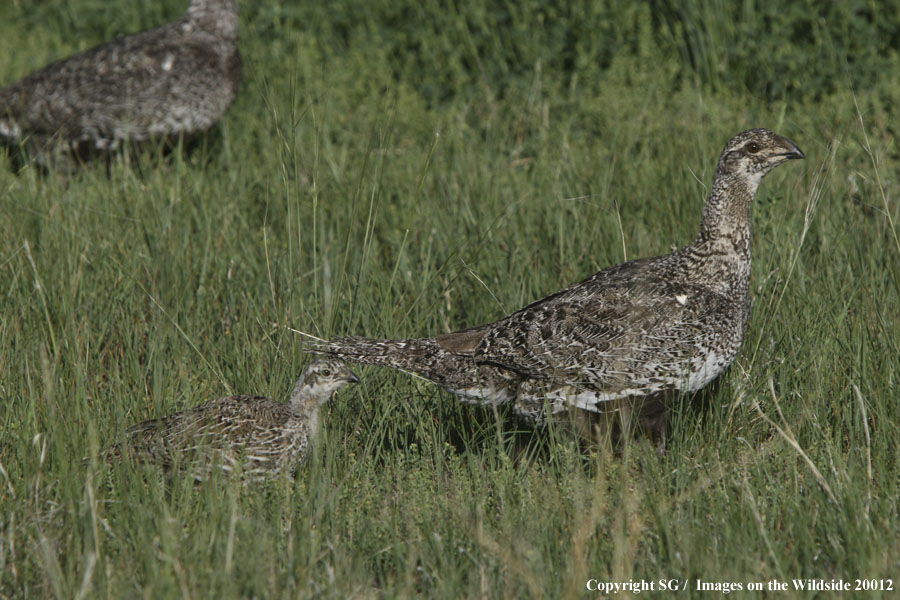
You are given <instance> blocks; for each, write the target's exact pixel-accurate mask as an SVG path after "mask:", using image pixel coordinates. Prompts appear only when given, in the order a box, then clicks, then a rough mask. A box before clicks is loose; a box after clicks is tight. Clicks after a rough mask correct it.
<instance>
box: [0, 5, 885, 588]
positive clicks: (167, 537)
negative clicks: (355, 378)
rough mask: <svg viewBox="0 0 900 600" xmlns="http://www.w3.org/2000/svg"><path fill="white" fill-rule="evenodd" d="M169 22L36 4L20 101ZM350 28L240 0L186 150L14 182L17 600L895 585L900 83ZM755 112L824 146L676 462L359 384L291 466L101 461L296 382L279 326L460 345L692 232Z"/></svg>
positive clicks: (11, 303)
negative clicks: (169, 417) (673, 582)
mask: <svg viewBox="0 0 900 600" xmlns="http://www.w3.org/2000/svg"><path fill="white" fill-rule="evenodd" d="M182 4H183V2H174V1H172V2H166V3H164V5H163V4H161V5H160V6H164V7H165V10H163V9H161V8H159V7H154V8H152V9H149V8H148V9H143V8H140V9H139V8H137V4H135V7H127V8H126V7H124V6H123V7H121V12H120V7H118V6H117V7H115V10H113V5H111V4H108V3H96V2H91V1H89V0H84V1H83V2H80V3H79V5H82V6H83V7H84V10H82V11H78V10H74V9H73V10H69V11H59V12H58V13H57V12H54V9H55V8H59V7H60V6H61V4H59V3H54V2H47V3H42V4H41V6H40V7H38V6H34V7H32V6H30V5H28V6H26V5H25V3H22V5H21V6H20V4H19V3H16V2H13V8H11V9H10V10H11V11H12V13H14V14H13V16H12V17H10V18H9V19H4V20H3V22H2V23H0V31H2V32H3V35H2V36H0V56H4V57H7V58H8V60H5V61H4V62H2V63H0V81H2V82H4V83H5V82H9V81H12V80H14V79H15V78H17V77H20V76H22V75H24V74H25V73H27V72H28V71H29V70H31V69H33V68H36V67H38V66H40V65H41V64H44V63H45V62H46V61H49V60H51V59H53V58H55V57H58V56H61V55H65V54H67V53H69V52H71V51H75V50H77V49H80V48H83V47H88V46H90V45H91V44H94V43H98V42H100V41H102V40H104V39H108V38H109V37H111V36H112V35H115V34H116V33H118V32H122V31H133V30H136V29H139V28H141V27H149V26H152V25H155V24H158V23H160V22H162V21H164V20H166V19H168V18H172V17H173V16H174V15H176V14H178V13H179V12H180V11H181V10H182V9H183V6H182ZM73 5H74V3H73ZM67 6H68V5H67ZM356 8H358V7H355V5H353V4H352V3H348V4H341V3H338V4H337V5H335V6H333V7H330V8H329V11H331V10H332V9H333V10H334V15H335V16H333V17H332V19H333V20H331V21H329V20H328V19H329V17H328V15H327V13H323V12H322V10H324V9H315V8H309V9H307V8H302V7H299V6H295V5H292V4H287V3H285V4H283V5H281V4H273V5H256V4H250V3H247V4H245V5H242V23H241V27H242V29H241V35H242V39H241V44H242V51H243V53H244V57H245V67H246V71H245V80H244V86H243V89H242V91H241V94H240V96H239V98H238V100H237V102H236V103H235V105H234V106H233V107H232V109H231V111H230V112H229V113H228V115H227V117H226V119H225V121H224V122H223V124H222V127H221V130H220V132H219V133H218V134H217V135H214V136H211V137H210V139H209V140H207V143H206V145H205V146H204V147H201V148H200V149H199V150H198V151H196V152H193V153H189V154H184V155H182V154H179V153H176V155H175V156H174V157H171V158H170V159H167V160H160V159H159V158H157V157H154V156H144V157H140V158H139V159H138V160H137V164H135V162H134V161H132V162H128V161H119V162H117V163H115V164H114V165H113V168H112V169H111V172H110V173H109V175H108V176H107V174H106V169H105V168H104V167H103V166H102V165H96V166H91V167H88V168H86V169H84V170H82V171H80V172H78V173H77V174H75V175H74V176H73V177H71V178H69V179H68V180H66V179H65V178H64V177H61V176H57V175H54V174H50V175H49V176H46V177H42V176H39V175H38V174H36V173H34V172H33V171H31V170H27V171H25V172H23V173H21V174H19V175H15V174H13V173H12V172H11V171H10V168H9V167H8V166H7V165H6V164H0V206H2V214H3V217H2V218H0V294H2V306H3V309H2V312H0V423H2V425H0V466H2V470H0V597H4V598H7V597H21V598H33V597H41V598H43V597H62V598H90V597H114V598H121V597H136V596H147V597H179V596H180V597H196V598H204V597H223V598H227V597H311V596H329V597H372V596H381V595H383V596H389V597H394V596H413V595H426V596H430V597H438V598H445V597H446V598H451V597H452V598H457V597H535V598H539V597H580V596H591V595H593V594H592V593H589V592H588V591H587V590H586V588H585V584H586V582H587V581H588V580H589V579H592V578H593V579H597V580H599V581H610V582H623V581H629V580H632V579H634V580H642V579H643V580H647V581H650V580H653V581H657V580H659V579H662V578H665V579H670V578H675V579H679V580H689V581H690V582H691V585H692V586H693V585H694V583H693V582H694V580H696V579H702V580H704V581H719V582H742V583H743V584H744V585H745V586H746V583H747V582H768V581H769V580H770V579H781V580H789V579H791V578H809V577H811V578H824V579H829V580H830V579H831V578H843V579H845V580H855V579H856V578H869V579H880V578H892V577H893V578H894V585H895V586H897V585H900V582H898V581H897V573H898V570H900V551H898V546H897V543H896V542H897V539H898V538H900V526H898V523H900V519H898V498H900V431H898V423H900V405H898V402H897V388H898V385H900V381H898V378H900V341H898V340H900V316H898V311H897V306H898V305H900V244H898V241H897V240H898V237H897V236H898V225H900V224H898V219H900V209H898V203H897V197H896V196H897V191H896V185H897V174H898V173H900V154H898V151H897V145H896V137H895V136H896V130H895V128H894V126H893V123H896V117H897V115H896V114H895V112H896V109H895V108H893V107H894V106H896V100H897V99H898V98H900V87H898V86H897V84H896V82H891V81H887V79H889V78H885V80H884V81H879V82H876V83H866V85H864V86H861V87H860V86H857V85H856V83H857V80H856V79H855V73H856V71H855V69H856V68H859V69H860V72H866V69H867V68H868V67H867V66H866V65H855V64H852V63H850V64H847V65H845V66H846V71H845V72H844V73H843V74H839V75H838V76H837V77H836V78H832V81H834V82H836V83H834V87H835V89H834V91H830V92H828V93H824V94H822V95H820V96H819V97H816V98H815V99H812V97H809V96H802V95H801V96H797V97H791V96H790V95H786V96H781V97H765V96H759V95H756V94H753V93H749V92H748V91H747V89H755V88H752V87H748V88H743V87H741V86H737V87H729V86H727V85H723V84H722V82H718V83H715V84H712V83H710V82H707V81H705V80H704V79H703V77H702V76H700V75H697V73H700V72H701V71H699V70H698V71H694V70H691V69H692V67H691V65H690V64H689V61H688V60H687V59H686V58H685V57H684V56H683V55H682V54H681V53H678V52H669V51H667V48H666V47H665V46H664V45H656V42H654V41H653V39H654V38H653V36H652V35H651V31H650V29H649V28H650V27H651V21H650V19H649V16H648V15H649V14H650V13H649V12H648V11H647V10H644V11H643V12H641V11H637V12H635V13H627V14H623V15H619V16H616V15H612V16H610V18H613V17H615V18H621V19H622V21H621V23H630V24H631V26H633V30H631V31H632V33H633V35H626V34H621V33H620V34H619V35H621V36H622V37H623V39H622V40H617V41H615V43H613V42H609V43H608V44H607V42H602V43H601V40H594V41H593V42H592V41H591V40H590V39H587V38H585V39H583V43H584V44H586V45H587V46H584V47H582V46H577V45H576V46H577V48H580V50H578V52H575V53H574V54H573V56H572V58H571V61H570V63H567V64H568V68H569V70H568V71H565V72H563V71H561V70H560V69H561V68H562V67H564V66H566V65H563V64H560V63H558V62H554V61H555V60H556V58H555V56H554V55H553V54H552V52H550V51H545V50H544V47H543V46H542V45H541V43H542V42H541V40H543V39H544V38H548V39H550V42H552V41H553V40H555V39H556V38H555V37H553V36H556V35H560V36H562V35H564V34H565V32H555V30H554V29H553V28H552V27H550V26H549V25H548V26H547V27H544V28H542V27H539V26H538V25H536V24H535V22H534V17H533V15H532V14H531V13H522V14H512V16H511V17H510V20H509V27H512V28H513V30H514V31H516V32H518V33H516V34H515V35H511V37H509V38H506V37H503V36H497V37H496V38H492V37H491V34H490V28H488V27H482V26H477V23H476V24H473V21H477V19H476V16H477V15H475V16H473V15H470V14H467V13H466V12H465V10H464V8H465V7H462V6H461V7H457V9H455V10H454V9H449V10H447V11H444V12H441V11H439V10H438V9H437V8H435V7H430V5H426V6H425V8H424V9H422V12H420V13H416V12H415V11H413V12H411V13H404V12H403V11H399V12H398V13H396V14H395V13H390V12H389V11H388V9H386V8H385V9H384V11H382V12H383V13H384V14H382V13H380V12H379V10H380V9H377V7H376V8H372V9H371V11H370V12H363V13H361V16H352V15H357V13H355V12H354V10H355V9H356ZM142 10H143V11H151V10H152V12H140V11H142ZM624 10H625V9H623V11H624ZM34 11H37V12H34ZM41 11H45V12H41ZM575 12H577V11H575ZM607 12H610V13H612V12H615V11H614V10H613V9H612V8H610V9H609V11H607ZM625 12H627V11H625ZM113 13H116V14H115V15H113ZM498 14H500V13H497V14H495V13H490V12H488V13H485V14H484V15H482V16H483V18H484V19H496V20H497V22H498V23H501V24H502V23H506V22H507V21H504V20H503V18H501V17H502V14H501V15H500V16H498ZM310 15H312V16H315V17H316V18H317V19H319V20H318V21H308V20H307V17H310ZM348 15H350V16H348ZM423 15H424V17H423ZM551 16H552V15H551ZM607 16H609V15H607ZM415 18H425V20H424V21H423V23H424V24H423V31H425V32H429V31H431V33H427V34H421V33H419V32H418V30H417V29H416V28H415V27H413V26H412V25H410V24H411V23H415V22H417V21H415ZM592 18H594V17H592ZM597 18H599V17H597ZM716 18H717V19H720V18H721V15H718V16H716ZM354 19H356V20H355V21H354ZM392 19H393V20H392ZM428 19H431V20H430V21H429V20H428ZM548 22H549V21H548ZM565 22H566V21H565V19H564V18H563V17H559V20H558V21H554V23H557V24H558V23H563V24H565ZM110 23H112V24H110ZM348 23H349V24H348ZM398 23H399V24H401V25H404V24H405V25H404V27H406V29H404V28H403V27H400V26H399V25H398ZM429 28H431V29H429ZM611 29H613V30H615V29H616V28H615V27H612V28H611ZM713 33H714V32H713ZM713 33H710V31H709V30H707V31H706V32H705V33H704V35H708V36H712V37H711V39H726V38H715V36H713ZM416 36H418V37H416ZM429 36H430V37H429ZM542 36H543V37H542ZM531 37H533V38H534V40H536V41H534V42H533V43H532V44H531V45H529V41H528V40H529V39H530V38H531ZM701 37H702V36H699V37H698V36H694V38H692V39H700V38H701ZM432 38H433V39H432ZM579 39H580V38H579ZM410 40H413V41H415V44H416V47H415V49H416V52H417V54H415V55H411V54H405V53H404V52H409V50H410V47H407V46H404V45H403V44H406V43H409V44H412V42H411V41H410ZM429 40H431V41H429ZM607 41H608V40H607ZM550 42H547V43H550ZM826 42H828V40H822V43H823V44H825V43H826ZM666 43H668V42H666ZM467 44H468V45H467ZM515 44H519V45H521V46H522V47H524V48H525V50H521V49H520V48H519V47H518V46H516V45H515ZM590 44H597V45H598V47H601V46H602V48H601V49H600V50H597V52H601V51H602V53H605V54H604V56H606V57H607V58H606V60H605V62H603V63H602V64H599V63H598V64H594V63H591V62H590V61H588V60H586V59H585V57H588V58H589V57H591V56H593V55H592V54H590V53H591V52H593V51H594V50H592V48H593V46H591V45H590ZM609 44H612V46H610V48H613V49H614V48H625V50H622V51H620V52H613V51H612V50H610V48H607V46H609ZM616 44H621V45H620V46H617V45H616ZM660 44H663V42H660ZM13 48H15V51H14V52H13V51H12V49H13ZM473 49H474V50H473ZM451 50H452V52H451ZM475 50H477V52H476V51H475ZM626 50H627V51H626ZM793 51H796V49H793ZM454 52H455V53H454ZM579 57H580V58H579ZM495 59H496V60H495ZM500 59H502V60H500ZM442 60H443V62H445V63H446V64H444V66H443V67H442V68H441V69H440V70H438V69H432V68H431V67H432V66H433V65H441V64H442ZM479 63H480V65H479ZM704 64H707V65H708V61H707V62H705V63H704ZM828 64H829V65H830V63H828ZM498 65H499V66H498ZM502 65H505V66H502ZM826 66H827V65H826ZM705 68H707V67H703V69H705ZM823 68H824V67H823ZM814 74H815V76H816V77H815V78H813V79H815V80H818V79H816V78H818V77H820V76H821V73H819V72H816V73H814ZM754 126H766V127H769V128H771V129H774V130H775V131H777V132H779V133H781V134H783V135H786V136H788V137H790V138H791V139H792V140H794V141H795V142H797V143H798V145H799V146H800V147H801V148H802V149H803V150H804V152H806V154H807V157H808V158H807V160H806V161H803V162H800V163H791V164H789V165H786V166H784V167H782V168H780V169H778V170H777V171H776V172H774V173H773V174H772V175H770V176H769V177H768V178H767V179H766V180H765V182H764V183H763V185H762V188H761V191H760V194H759V196H758V198H757V203H756V206H755V207H754V226H755V231H754V234H755V239H754V266H753V292H754V314H753V319H752V322H751V326H750V330H749V332H748V335H747V338H746V340H745V342H744V347H743V351H742V352H741V355H740V356H739V358H738V360H737V361H736V362H735V364H734V365H733V366H732V368H731V369H730V370H729V371H728V372H727V373H726V374H725V375H724V376H723V377H722V378H721V379H720V381H719V382H718V384H717V385H715V386H713V388H712V389H710V390H709V391H707V392H705V393H703V394H701V395H700V396H699V397H698V398H696V399H695V401H694V402H689V401H687V400H684V401H683V402H681V403H680V404H679V405H678V406H676V407H674V409H673V410H674V419H673V423H672V424H671V427H670V432H669V439H670V441H669V446H668V451H667V452H666V453H665V455H663V456H659V455H658V454H657V453H656V452H654V450H653V449H652V448H651V447H650V446H649V445H648V444H647V443H646V442H644V441H640V440H636V441H635V442H634V443H633V444H631V445H629V446H628V447H626V448H625V450H624V451H623V454H622V455H621V456H613V455H610V453H608V452H606V451H604V450H602V449H601V450H598V451H594V452H589V451H584V450H582V449H580V448H579V447H578V445H577V444H576V443H575V442H574V441H573V440H572V439H571V438H570V437H568V436H566V435H565V434H564V433H562V432H558V431H548V432H542V433H534V432H528V431H520V429H521V428H520V427H519V426H518V424H517V423H516V422H515V421H514V420H513V419H511V418H509V416H508V415H505V414H502V413H500V414H496V415H495V414H493V413H491V412H489V411H479V410H475V409H471V408H468V407H464V406H460V405H459V404H458V403H457V402H456V401H454V400H453V399H452V398H450V397H448V396H447V395H446V394H444V393H442V392H440V391H439V390H438V389H437V388H436V387H434V386H432V385H430V384H427V383H425V382H422V381H420V380H416V379H412V378H410V377H408V376H406V375H402V374H395V373H392V372H388V371H386V370H380V369H375V368H364V369H361V375H362V376H363V383H362V384H361V385H360V386H357V387H356V388H354V389H353V390H352V391H349V392H346V393H341V394H339V396H338V398H336V399H335V401H334V402H333V403H332V404H331V405H330V407H329V409H328V410H327V412H326V414H325V419H324V421H325V427H324V430H323V436H322V439H321V442H322V443H321V444H320V445H319V447H318V448H317V450H316V452H315V454H314V456H313V457H312V459H311V460H310V462H309V463H308V465H307V466H306V468H304V469H302V470H301V471H300V473H299V475H298V476H297V479H296V481H293V480H291V481H288V480H284V479H282V480H277V481H272V482H270V483H269V484H267V485H265V486H262V487H261V488H248V489H243V488H241V487H240V485H238V484H237V483H236V482H234V481H228V480H214V481H212V482H209V483H208V484H205V485H203V486H202V487H200V488H199V489H196V490H195V489H194V488H193V487H192V485H191V484H190V482H189V481H187V480H184V481H181V480H179V481H176V482H175V483H174V484H172V485H171V486H168V487H163V486H162V484H161V483H160V482H159V481H158V478H156V477H154V476H153V474H152V473H144V472H143V471H142V470H141V469H135V468H133V467H131V466H129V465H122V466H116V467H113V468H111V469H110V468H106V467H104V466H102V465H98V464H89V465H83V464H82V462H81V458H82V457H83V456H93V455H94V454H95V453H96V451H97V450H98V449H99V448H100V447H101V446H102V445H104V444H106V443H108V442H109V441H110V440H112V439H114V438H115V436H116V435H117V433H119V432H121V431H122V429H123V428H124V427H126V426H128V425H129V424H131V423H133V422H136V421H139V420H141V419H144V418H148V417H151V416H157V415H161V414H165V413H166V412H170V411H173V410H178V409H181V408H184V407H187V406H191V405H194V404H196V403H199V402H201V401H203V400H205V399H208V398H210V397H213V396H215V395H218V394H224V393H229V392H241V393H266V394H269V395H275V396H278V397H281V396H284V395H285V394H286V393H287V391H288V390H289V389H290V385H291V383H292V382H293V380H294V378H295V377H296V376H297V374H298V373H299V372H300V370H301V368H302V366H303V365H304V362H305V360H306V357H305V356H304V355H303V353H302V339H301V338H300V337H299V336H298V335H297V334H295V333H293V332H292V329H297V330H301V331H307V332H311V333H315V334H317V335H320V336H323V337H328V336H331V335H339V334H350V333H354V334H366V335H379V336H411V335H429V334H433V333H438V332H443V331H447V330H449V329H452V328H458V327H463V326H467V325H473V324H476V323H480V322H484V321H487V320H491V319H494V318H496V317H499V316H501V315H503V314H506V313H507V312H509V311H511V310H513V309H515V308H517V307H519V306H522V305H524V304H526V303H528V302H530V301H532V300H534V299H536V298H539V297H541V296H543V295H545V294H547V293H550V292H552V291H554V290H556V289H559V288H560V287H562V286H564V285H566V284H568V283H570V282H572V281H575V280H577V279H579V278H581V277H583V276H585V275H587V274H589V273H591V272H593V271H595V270H597V269H599V268H602V267H604V266H607V265H610V264H614V263H617V262H621V261H622V260H624V259H625V258H626V257H627V258H635V257H638V256H649V255H653V254H660V253H665V252H667V251H668V250H669V248H670V246H671V245H672V244H679V245H682V244H686V243H688V242H689V241H690V240H691V239H692V237H693V236H694V235H695V234H696V230H697V227H698V225H699V219H700V211H701V208H702V206H703V202H704V199H705V196H706V193H707V190H708V188H709V185H710V183H711V179H712V174H713V170H714V168H715V161H716V158H717V157H718V153H719V152H720V150H721V148H722V146H723V145H724V143H725V141H727V139H728V138H729V137H731V136H732V135H733V134H735V133H737V132H738V131H741V130H743V129H746V128H748V127H754ZM3 161H4V159H3V158H2V156H0V163H2V162H3ZM895 589H896V587H895ZM689 595H700V594H697V593H696V592H689Z"/></svg>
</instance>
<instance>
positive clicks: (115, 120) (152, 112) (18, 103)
mask: <svg viewBox="0 0 900 600" xmlns="http://www.w3.org/2000/svg"><path fill="white" fill-rule="evenodd" d="M240 73H241V61H240V55H239V54H238V49H237V4H236V3H235V1H234V0H191V4H190V6H189V7H188V9H187V12H186V13H185V15H184V16H183V17H182V18H181V19H179V20H177V21H175V22H173V23H169V24H167V25H163V26H161V27H157V28H155V29H150V30H147V31H143V32H141V33H137V34H134V35H129V36H125V37H122V38H118V39H116V40H113V41H111V42H108V43H106V44H103V45H100V46H96V47H94V48H91V49H90V50H87V51H85V52H81V53H79V54H76V55H74V56H71V57H69V58H66V59H64V60H60V61H58V62H55V63H52V64H50V65H48V66H47V67H44V68H43V69H41V70H40V71H36V72H34V73H32V74H31V75H28V76H27V77H25V78H24V79H22V80H20V81H17V82H15V83H13V84H11V85H9V86H7V87H5V88H2V89H0V142H2V143H3V144H4V145H6V146H19V145H21V146H23V147H24V149H25V151H26V153H27V154H28V155H29V156H31V157H32V158H35V159H36V160H37V161H38V162H39V163H40V164H42V165H45V166H46V165H47V164H48V163H51V162H53V159H54V158H62V159H63V160H64V161H66V162H69V163H70V164H71V160H72V159H75V160H83V159H86V158H88V157H90V156H92V155H94V154H96V153H97V152H103V151H108V150H115V149H117V148H119V147H121V146H122V145H123V144H124V143H126V142H133V143H135V144H140V143H142V142H146V141H148V140H164V141H165V140H169V141H171V140H173V139H176V138H178V137H190V136H193V135H195V134H199V133H202V132H204V131H206V130H207V129H209V128H210V127H212V126H213V125H214V124H215V123H216V121H218V120H219V118H220V117H221V116H222V115H223V114H224V112H225V110H226V109H227V108H228V107H229V106H230V105H231V102H232V100H234V96H235V93H236V92H237V87H238V83H239V81H240Z"/></svg>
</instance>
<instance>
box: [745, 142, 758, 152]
mask: <svg viewBox="0 0 900 600" xmlns="http://www.w3.org/2000/svg"><path fill="white" fill-rule="evenodd" d="M747 152H749V153H750V154H756V153H757V152H759V144H757V143H756V142H750V143H749V144H747Z"/></svg>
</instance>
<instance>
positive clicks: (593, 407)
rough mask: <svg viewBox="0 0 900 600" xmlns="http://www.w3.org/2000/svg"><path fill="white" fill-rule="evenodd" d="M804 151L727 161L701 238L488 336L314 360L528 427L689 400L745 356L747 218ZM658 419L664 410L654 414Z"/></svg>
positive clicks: (747, 147)
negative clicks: (391, 372)
mask: <svg viewBox="0 0 900 600" xmlns="http://www.w3.org/2000/svg"><path fill="white" fill-rule="evenodd" d="M797 158H804V155H803V153H802V152H801V151H800V149H799V148H797V146H796V145H795V144H794V143H793V142H791V141H790V140H787V139H786V138H783V137H781V136H778V135H776V134H774V133H772V132H771V131H769V130H766V129H751V130H749V131H745V132H743V133H741V134H739V135H737V136H735V137H734V138H733V139H731V140H730V141H729V142H728V144H727V145H726V147H725V149H724V151H723V152H722V155H721V158H720V159H719V163H718V167H717V169H716V176H715V181H714V182H713V187H712V191H711V193H710V196H709V200H708V201H707V203H706V206H705V208H704V210H703V221H702V224H701V228H700V233H699V235H698V236H697V238H696V239H695V240H694V241H693V243H691V244H690V245H688V246H687V247H685V248H683V249H681V250H677V251H675V252H672V253H671V254H667V255H665V256H657V257H653V258H643V259H639V260H633V261H630V262H627V263H624V264H620V265H616V266H613V267H609V268H607V269H604V270H602V271H600V272H598V273H596V274H594V275H592V276H591V277H589V278H588V279H585V280H584V281H582V282H580V283H576V284H574V285H571V286H569V287H567V288H566V289H564V290H562V291H559V292H557V293H555V294H553V295H551V296H548V297H546V298H544V299H542V300H539V301H537V302H535V303H533V304H531V305H529V306H526V307H525V308H523V309H521V310H518V311H516V312H514V313H512V314H511V315H509V316H507V317H505V318H503V319H500V320H499V321H495V322H493V323H488V324H485V325H480V326H477V327H472V328H469V329H465V330H462V331H457V332H453V333H448V334H444V335H439V336H437V337H435V338H424V339H407V340H374V339H366V338H356V337H348V338H340V339H336V340H334V341H331V342H323V343H319V344H313V345H312V346H311V347H310V350H311V351H313V352H319V353H324V354H328V355H332V356H335V357H339V358H342V359H344V360H348V361H353V362H361V363H368V364H377V365H385V366H389V367H393V368H397V369H402V370H406V371H412V372H414V373H418V374H420V375H422V376H423V377H425V378H427V379H430V380H432V381H434V382H436V383H438V384H440V385H442V386H443V387H444V388H446V389H447V390H449V391H450V392H452V393H454V394H456V395H458V396H460V398H461V399H463V400H464V401H468V402H476V403H505V402H512V403H513V405H514V408H515V411H516V412H517V413H518V414H519V415H521V416H522V417H524V418H525V419H526V420H528V421H530V422H532V423H536V424H542V423H543V422H544V421H545V418H546V415H547V413H548V412H549V413H550V414H556V413H561V412H563V411H565V410H567V409H568V408H572V407H574V408H576V409H584V410H588V411H596V412H604V411H606V410H608V409H609V408H610V407H615V408H616V409H618V408H620V407H622V406H623V403H624V404H630V403H632V402H633V401H635V400H639V399H644V398H650V399H653V402H651V403H650V404H655V403H656V399H657V398H658V397H659V395H660V394H664V393H670V392H679V391H680V392H687V393H692V392H695V391H697V390H699V389H700V388H702V387H704V386H705V385H707V384H708V383H709V382H710V381H712V380H713V379H715V378H716V377H717V376H718V375H719V374H720V373H721V372H722V371H724V370H725V368H726V367H728V365H730V364H731V362H732V361H733V360H734V359H735V357H736V356H737V353H738V350H739V348H740V345H741V341H742V339H743V336H744V332H745V331H746V328H747V323H748V320H749V316H750V229H751V227H750V207H751V204H752V202H753V198H754V196H755V195H756V190H757V187H758V186H759V183H760V181H761V180H762V178H763V177H764V176H765V175H766V173H768V172H769V171H771V170H772V169H773V168H775V167H776V166H778V165H780V164H782V163H783V162H785V161H787V160H790V159H797ZM654 412H656V408H654Z"/></svg>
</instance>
